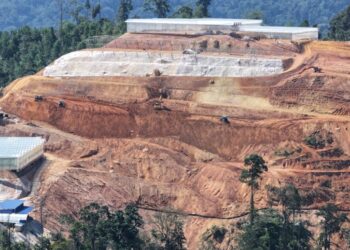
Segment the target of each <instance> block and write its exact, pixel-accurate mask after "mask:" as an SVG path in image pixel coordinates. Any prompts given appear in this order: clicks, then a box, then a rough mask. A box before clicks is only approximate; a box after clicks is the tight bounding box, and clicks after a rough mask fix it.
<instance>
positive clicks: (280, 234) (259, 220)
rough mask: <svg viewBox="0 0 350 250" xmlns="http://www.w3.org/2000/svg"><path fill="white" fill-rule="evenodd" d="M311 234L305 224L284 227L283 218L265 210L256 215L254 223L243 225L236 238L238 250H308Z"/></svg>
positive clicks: (299, 223)
mask: <svg viewBox="0 0 350 250" xmlns="http://www.w3.org/2000/svg"><path fill="white" fill-rule="evenodd" d="M311 236H312V235H311V232H310V231H309V230H308V229H307V227H306V226H305V223H302V222H298V223H295V224H293V223H289V224H287V228H286V227H285V225H284V218H283V216H282V215H281V214H279V213H278V211H276V210H274V209H267V210H266V211H263V212H262V213H261V214H258V215H257V217H256V219H255V220H254V223H253V224H251V223H247V224H244V225H243V227H242V233H241V234H240V235H239V237H238V248H239V249H240V250H265V249H266V250H271V249H276V250H277V249H283V250H299V249H303V250H308V249H311V247H310V239H311Z"/></svg>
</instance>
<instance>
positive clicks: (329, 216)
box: [317, 203, 348, 250]
mask: <svg viewBox="0 0 350 250" xmlns="http://www.w3.org/2000/svg"><path fill="white" fill-rule="evenodd" d="M317 216H320V217H322V222H321V227H322V232H321V234H320V236H319V239H318V240H319V245H320V246H322V248H323V249H324V250H329V249H331V245H332V236H333V235H334V234H335V233H339V232H340V230H341V227H342V225H343V223H344V222H346V221H347V220H348V218H347V215H346V214H345V213H341V212H340V210H339V208H338V207H337V206H336V205H334V204H331V203H328V204H327V205H325V206H323V207H322V208H321V209H320V210H319V211H318V212H317Z"/></svg>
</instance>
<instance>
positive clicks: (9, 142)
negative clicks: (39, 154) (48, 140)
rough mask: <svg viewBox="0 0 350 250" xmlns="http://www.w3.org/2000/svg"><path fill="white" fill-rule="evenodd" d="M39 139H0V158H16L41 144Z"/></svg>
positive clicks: (41, 141) (41, 139)
mask: <svg viewBox="0 0 350 250" xmlns="http://www.w3.org/2000/svg"><path fill="white" fill-rule="evenodd" d="M44 142H45V140H44V139H43V138H41V137H0V158H17V157H20V156H22V155H24V154H26V153H27V152H29V151H31V150H32V149H34V148H35V147H37V146H39V145H41V144H43V143H44Z"/></svg>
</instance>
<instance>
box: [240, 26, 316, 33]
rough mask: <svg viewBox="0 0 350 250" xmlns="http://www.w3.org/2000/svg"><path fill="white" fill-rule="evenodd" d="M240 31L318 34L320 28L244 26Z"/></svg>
mask: <svg viewBox="0 0 350 250" xmlns="http://www.w3.org/2000/svg"><path fill="white" fill-rule="evenodd" d="M240 31H245V32H264V33H269V32H270V33H288V34H289V33H304V32H318V28H311V27H285V26H244V27H240Z"/></svg>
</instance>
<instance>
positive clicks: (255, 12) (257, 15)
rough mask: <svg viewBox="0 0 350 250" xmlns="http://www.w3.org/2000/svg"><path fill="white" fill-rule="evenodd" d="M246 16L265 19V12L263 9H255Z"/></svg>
mask: <svg viewBox="0 0 350 250" xmlns="http://www.w3.org/2000/svg"><path fill="white" fill-rule="evenodd" d="M245 17H246V18H248V19H256V20H263V19H264V14H263V13H262V11H261V10H253V11H250V12H248V13H247V14H246V15H245Z"/></svg>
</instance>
